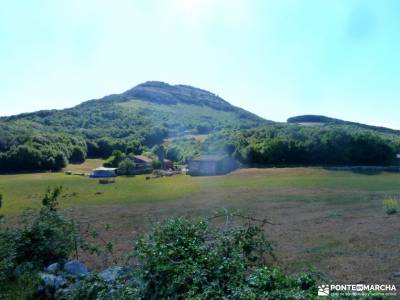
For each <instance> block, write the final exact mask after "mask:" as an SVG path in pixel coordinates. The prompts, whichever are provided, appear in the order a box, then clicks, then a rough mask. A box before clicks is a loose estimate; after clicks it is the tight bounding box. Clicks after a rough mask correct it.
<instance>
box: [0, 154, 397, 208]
mask: <svg viewBox="0 0 400 300" xmlns="http://www.w3.org/2000/svg"><path fill="white" fill-rule="evenodd" d="M89 163H90V162H89ZM75 168H76V167H75ZM60 185H62V186H63V200H62V202H61V205H62V206H63V207H79V206H90V205H109V204H125V205H130V204H135V203H139V202H140V203H153V202H157V203H159V205H162V203H163V202H170V201H174V200H179V199H183V198H186V199H189V198H190V197H196V196H199V195H201V194H203V193H205V192H206V193H207V194H208V193H209V194H218V195H221V197H223V194H224V192H225V191H230V192H232V191H235V190H237V191H242V190H243V189H249V190H248V192H247V193H246V198H248V197H249V196H250V197H251V196H252V194H254V197H255V198H259V197H260V193H259V191H260V189H262V190H263V191H268V189H270V190H269V191H274V190H276V189H279V190H283V192H282V194H281V195H280V197H279V198H280V199H283V200H296V199H293V193H286V194H285V192H284V191H285V190H286V191H289V190H292V191H293V190H296V191H297V193H296V194H297V197H298V198H299V199H303V200H306V199H305V198H304V197H302V193H303V194H304V195H305V196H310V192H312V191H314V192H318V195H319V197H317V199H315V195H311V198H312V199H314V200H319V201H323V202H326V201H329V199H330V195H331V194H332V193H335V192H341V195H342V196H341V198H340V199H335V200H334V201H343V202H345V201H346V200H351V199H354V198H355V197H356V196H357V194H358V193H359V192H362V193H365V192H371V193H384V194H388V195H395V194H400V175H399V174H396V173H380V174H375V175H368V174H357V173H352V172H338V171H328V170H324V169H321V168H284V169H280V168H276V169H247V170H239V171H237V172H234V173H232V174H230V175H227V176H215V177H191V176H185V175H177V176H173V177H164V178H157V179H151V180H146V179H145V176H144V175H142V176H135V177H123V176H121V177H118V178H117V180H116V183H115V184H108V185H102V184H99V183H98V180H96V179H90V178H88V177H86V176H79V175H65V174H64V173H62V172H59V173H35V174H18V175H0V192H1V193H2V194H3V196H4V204H3V209H2V211H3V213H5V214H8V213H12V214H14V213H18V212H21V211H23V210H24V209H27V208H37V207H39V205H40V199H41V197H42V195H43V193H44V191H45V190H46V189H47V188H48V187H55V186H60ZM321 191H325V192H326V193H325V194H324V195H323V194H320V192H321ZM239 194H240V193H239ZM311 194H312V193H311ZM343 195H344V196H343ZM238 200H240V199H238ZM273 200H274V199H271V201H273Z"/></svg>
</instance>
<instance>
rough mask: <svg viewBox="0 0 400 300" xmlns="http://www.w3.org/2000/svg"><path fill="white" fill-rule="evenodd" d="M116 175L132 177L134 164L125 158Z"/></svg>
mask: <svg viewBox="0 0 400 300" xmlns="http://www.w3.org/2000/svg"><path fill="white" fill-rule="evenodd" d="M118 174H121V175H133V174H135V163H134V162H133V160H132V159H130V158H126V159H124V160H123V161H121V162H120V163H119V165H118Z"/></svg>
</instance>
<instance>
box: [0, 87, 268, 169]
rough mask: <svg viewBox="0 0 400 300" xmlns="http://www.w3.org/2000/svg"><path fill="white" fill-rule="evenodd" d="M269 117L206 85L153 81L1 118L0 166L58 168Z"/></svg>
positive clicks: (254, 124)
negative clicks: (62, 106) (64, 106)
mask: <svg viewBox="0 0 400 300" xmlns="http://www.w3.org/2000/svg"><path fill="white" fill-rule="evenodd" d="M269 123H271V121H267V120H264V119H262V118H260V117H258V116H256V115H254V114H252V113H250V112H248V111H245V110H244V109H241V108H238V107H235V106H233V105H231V104H229V103H228V102H226V101H225V100H223V99H222V98H220V97H219V96H217V95H215V94H213V93H210V92H207V91H205V90H201V89H198V88H194V87H191V86H185V85H169V84H167V83H163V82H156V81H151V82H146V83H143V84H139V85H138V86H136V87H134V88H133V89H130V90H128V91H126V92H124V93H122V94H114V95H109V96H106V97H103V98H102V99H98V100H90V101H86V102H84V103H82V104H80V105H77V106H75V107H73V108H69V109H63V110H45V111H38V112H34V113H25V114H20V115H16V116H10V117H3V118H0V153H1V154H0V163H1V164H0V170H1V169H3V170H10V169H13V170H25V169H26V170H33V169H59V168H60V167H62V166H63V165H65V161H67V160H81V159H82V156H83V157H85V156H86V155H89V156H95V157H97V156H102V157H106V156H108V155H110V154H111V152H112V151H113V150H115V149H118V150H121V151H126V150H127V149H128V148H129V149H130V150H131V151H132V152H139V153H140V152H141V151H142V150H143V148H144V147H152V146H154V145H157V144H160V143H162V142H163V140H164V139H165V138H168V137H176V136H183V135H187V134H205V133H210V132H213V131H218V130H221V129H226V128H231V129H243V128H253V127H257V126H260V125H265V124H269ZM77 148H79V149H77ZM74 151H75V152H76V155H74ZM79 152H83V153H79ZM39 158H40V159H39ZM32 161H34V162H35V161H36V162H37V163H32Z"/></svg>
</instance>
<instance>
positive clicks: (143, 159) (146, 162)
mask: <svg viewBox="0 0 400 300" xmlns="http://www.w3.org/2000/svg"><path fill="white" fill-rule="evenodd" d="M132 158H133V162H134V163H135V165H136V168H138V169H140V168H152V167H153V160H152V159H151V158H149V157H147V156H144V155H134V156H133V157H132Z"/></svg>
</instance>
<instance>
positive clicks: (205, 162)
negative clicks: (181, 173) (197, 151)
mask: <svg viewBox="0 0 400 300" xmlns="http://www.w3.org/2000/svg"><path fill="white" fill-rule="evenodd" d="M236 168H237V163H236V161H235V160H234V159H232V158H230V157H229V156H228V155H220V154H214V155H202V156H200V157H198V158H195V159H192V160H191V161H189V164H188V169H189V172H188V174H189V175H192V176H207V175H222V174H227V173H229V172H231V171H233V170H235V169H236Z"/></svg>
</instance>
